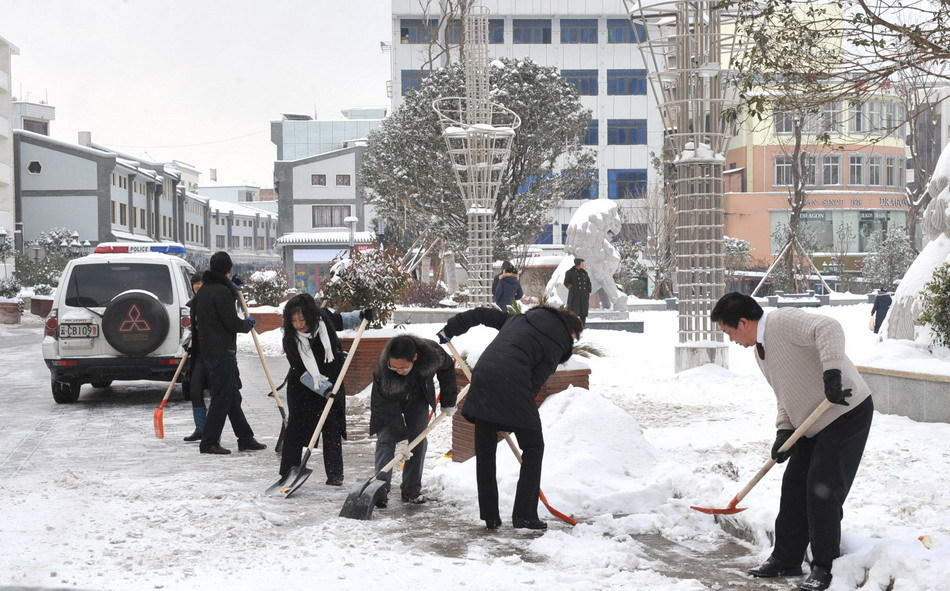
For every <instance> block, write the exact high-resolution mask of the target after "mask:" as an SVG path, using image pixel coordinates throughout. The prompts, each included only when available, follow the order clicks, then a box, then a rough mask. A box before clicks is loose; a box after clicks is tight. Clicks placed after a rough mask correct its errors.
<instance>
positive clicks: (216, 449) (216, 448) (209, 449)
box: [199, 443, 231, 456]
mask: <svg viewBox="0 0 950 591" xmlns="http://www.w3.org/2000/svg"><path fill="white" fill-rule="evenodd" d="M199 451H200V452H201V453H203V454H217V455H221V456H223V455H227V454H229V453H231V450H230V449H227V448H224V447H221V444H219V443H208V444H205V443H202V444H201V447H200V448H199Z"/></svg>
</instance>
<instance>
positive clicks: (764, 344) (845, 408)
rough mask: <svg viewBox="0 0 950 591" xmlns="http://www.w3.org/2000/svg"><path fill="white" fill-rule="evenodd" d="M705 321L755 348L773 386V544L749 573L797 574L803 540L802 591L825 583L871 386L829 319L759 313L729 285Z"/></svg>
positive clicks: (867, 419) (786, 311) (864, 430)
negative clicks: (780, 466)
mask: <svg viewBox="0 0 950 591" xmlns="http://www.w3.org/2000/svg"><path fill="white" fill-rule="evenodd" d="M710 319H711V320H712V321H713V322H717V323H719V327H720V328H721V329H722V331H723V332H724V333H726V334H727V335H728V336H729V338H730V339H731V340H732V342H734V343H736V344H738V345H741V346H743V347H752V346H755V348H756V353H757V356H756V361H757V362H758V364H759V369H761V370H762V374H763V375H765V379H766V380H768V382H769V385H770V386H772V389H773V390H774V392H775V398H776V402H777V403H778V404H777V406H778V415H777V416H776V419H775V425H776V427H777V429H778V431H777V433H776V436H775V443H774V444H773V445H772V459H774V460H775V461H776V462H779V463H781V462H784V461H786V460H788V466H787V467H786V468H785V474H784V475H783V477H782V496H781V500H780V501H779V510H778V516H777V517H776V518H775V546H774V547H773V548H772V554H771V556H769V558H768V559H767V560H766V561H765V562H764V563H763V564H761V565H760V566H757V567H755V568H753V569H751V570H749V574H750V575H752V576H753V577H789V576H797V575H801V574H802V561H803V560H804V558H805V549H806V548H807V547H808V545H809V544H811V553H812V563H811V573H810V574H809V575H808V578H807V579H806V580H805V582H804V583H802V586H801V588H802V589H803V590H805V591H823V590H824V589H827V588H828V587H829V586H830V585H831V577H832V575H831V567H832V563H833V562H834V560H835V559H836V558H838V556H840V555H841V518H842V515H843V509H842V507H843V505H844V501H845V499H846V498H847V496H848V492H849V491H850V490H851V485H852V483H853V482H854V476H855V474H856V473H857V471H858V466H859V464H860V463H861V456H862V455H863V454H864V446H865V443H867V439H868V433H869V432H870V429H871V417H872V415H873V413H874V403H873V402H872V401H871V391H870V389H868V386H867V384H866V383H865V382H864V379H863V378H862V377H861V375H860V374H859V373H858V370H857V369H856V368H855V366H854V364H853V363H852V362H851V360H850V359H849V358H848V356H847V355H845V352H844V349H845V338H844V330H843V329H842V328H841V324H840V323H839V322H838V321H837V320H835V319H834V318H831V317H830V316H823V315H820V314H813V313H811V312H806V311H804V310H801V309H799V308H778V309H776V310H771V311H769V312H766V311H764V310H763V309H762V307H761V306H759V303H758V302H756V301H755V299H753V298H752V297H750V296H747V295H745V294H741V293H738V292H733V293H729V294H726V295H724V296H723V297H722V298H720V299H719V301H718V302H716V305H715V306H714V307H713V310H712V313H711V314H710ZM825 399H827V400H828V401H830V402H833V403H834V404H835V406H832V407H831V408H829V409H828V410H826V411H825V412H824V414H822V415H821V416H820V417H819V418H818V420H817V421H816V422H815V424H814V425H812V426H811V427H810V428H809V429H808V430H807V431H806V432H805V435H804V436H803V437H802V438H801V439H799V440H798V441H797V442H796V443H795V445H794V446H792V448H791V449H790V450H788V451H786V452H781V453H779V451H778V450H779V449H780V448H781V447H782V446H783V445H784V444H785V442H786V441H788V439H789V437H791V436H792V433H794V432H795V429H796V428H798V426H799V425H801V424H802V423H803V422H804V421H805V419H806V418H808V416H809V415H810V414H811V413H812V412H813V411H814V410H815V409H816V408H817V407H818V406H819V405H820V404H821V403H822V401H824V400H825Z"/></svg>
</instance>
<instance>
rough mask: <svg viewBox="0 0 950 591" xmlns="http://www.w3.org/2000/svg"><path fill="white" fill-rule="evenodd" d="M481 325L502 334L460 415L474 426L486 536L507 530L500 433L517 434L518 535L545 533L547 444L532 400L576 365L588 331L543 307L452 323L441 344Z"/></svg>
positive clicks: (472, 315)
mask: <svg viewBox="0 0 950 591" xmlns="http://www.w3.org/2000/svg"><path fill="white" fill-rule="evenodd" d="M477 324H482V325H485V326H490V327H492V328H495V329H498V331H499V332H498V336H496V337H495V339H494V340H493V341H492V342H491V343H490V344H489V345H488V347H487V348H486V349H485V351H484V352H483V353H482V355H481V357H479V359H478V363H477V364H476V365H475V369H474V372H473V374H472V385H471V388H470V389H469V394H468V397H467V398H466V401H465V405H464V407H463V410H462V415H463V416H464V417H465V418H466V419H467V420H469V421H471V422H473V423H475V463H476V465H475V473H476V480H477V482H478V507H479V514H480V517H481V519H483V520H484V521H485V525H486V526H487V527H488V529H496V528H497V527H499V526H500V525H501V517H500V516H499V511H498V482H497V481H496V479H495V455H496V450H497V446H498V432H499V431H504V432H514V434H515V436H516V437H517V438H518V445H519V446H520V447H521V451H522V464H521V473H520V476H519V478H518V487H517V490H516V492H515V503H514V507H513V508H512V511H511V523H512V525H513V526H514V527H516V528H529V529H545V528H547V524H546V523H545V522H543V521H541V520H540V519H539V518H538V498H539V494H540V491H541V461H542V459H543V458H544V437H543V435H542V433H541V415H540V414H539V413H538V407H537V405H536V404H535V401H534V399H535V397H536V396H537V395H538V392H540V390H541V386H543V385H544V383H545V382H546V381H547V379H548V378H549V377H550V376H551V374H553V373H554V371H555V370H556V369H557V366H558V365H559V364H561V363H564V362H566V361H567V360H568V359H570V357H571V353H572V352H573V349H574V342H575V341H576V340H577V338H578V337H579V336H580V334H581V331H582V330H584V327H583V325H582V324H581V321H580V318H578V317H577V315H576V314H574V313H573V312H571V311H570V310H566V309H554V308H548V307H544V306H540V307H536V308H532V309H531V310H528V311H527V312H526V313H524V314H508V313H505V312H502V311H501V310H497V309H494V308H475V309H474V310H468V311H466V312H462V313H461V314H457V315H455V316H453V317H452V318H449V321H448V322H447V323H446V325H445V327H444V328H443V329H442V330H441V331H440V332H439V338H440V339H441V340H443V341H447V340H449V339H451V338H452V337H454V336H458V335H460V334H465V333H466V332H468V330H469V329H470V328H471V327H473V326H475V325H477Z"/></svg>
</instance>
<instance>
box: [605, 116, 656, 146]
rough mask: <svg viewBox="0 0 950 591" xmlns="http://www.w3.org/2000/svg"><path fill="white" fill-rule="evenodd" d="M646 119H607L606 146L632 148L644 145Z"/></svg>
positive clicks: (645, 140) (645, 141) (645, 139)
mask: <svg viewBox="0 0 950 591" xmlns="http://www.w3.org/2000/svg"><path fill="white" fill-rule="evenodd" d="M646 143H647V120H646V119H608V120H607V145H608V146H633V145H646Z"/></svg>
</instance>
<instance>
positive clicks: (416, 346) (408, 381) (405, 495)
mask: <svg viewBox="0 0 950 591" xmlns="http://www.w3.org/2000/svg"><path fill="white" fill-rule="evenodd" d="M433 378H436V380H437V381H438V382H439V405H440V406H441V408H442V410H443V411H445V413H446V414H448V415H449V416H451V415H453V414H455V400H456V398H457V392H456V388H457V385H456V381H455V361H454V360H453V359H452V356H451V355H449V354H448V353H446V352H445V350H443V349H442V347H440V346H439V345H437V344H436V343H435V342H433V341H430V340H427V339H423V338H420V337H417V336H415V335H408V334H404V335H399V336H397V337H395V338H393V339H392V340H391V341H389V342H388V343H387V344H386V347H385V348H384V349H383V351H382V353H381V354H380V356H379V362H378V363H377V364H376V371H375V372H374V373H373V391H372V394H371V396H370V417H369V433H370V435H376V458H375V459H376V472H377V473H379V471H380V470H382V469H383V468H384V467H385V466H386V464H388V463H389V462H391V461H392V459H393V458H394V457H395V456H396V454H397V453H403V452H405V450H407V449H408V447H409V441H410V440H412V439H415V438H416V437H417V436H418V435H419V434H420V433H422V432H423V431H424V430H425V428H426V426H427V425H428V423H429V409H430V408H431V409H435V405H436V394H435V384H434V383H433V381H432V380H433ZM425 455H426V440H425V439H423V440H422V441H421V442H419V444H418V445H417V446H416V447H415V448H413V450H412V452H411V454H410V455H409V456H408V459H407V460H406V465H405V470H404V471H403V473H402V485H401V493H402V494H401V497H402V500H403V502H406V503H413V504H416V505H419V504H422V503H425V502H426V500H427V499H426V497H425V495H423V494H422V469H423V462H424V460H425ZM403 457H404V458H405V457H407V456H406V455H403ZM380 480H383V481H384V482H386V493H385V494H383V495H382V496H381V497H379V498H377V499H376V506H377V507H386V506H387V505H388V503H389V486H390V483H391V481H392V471H389V472H387V473H385V474H382V475H381V476H380Z"/></svg>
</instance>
